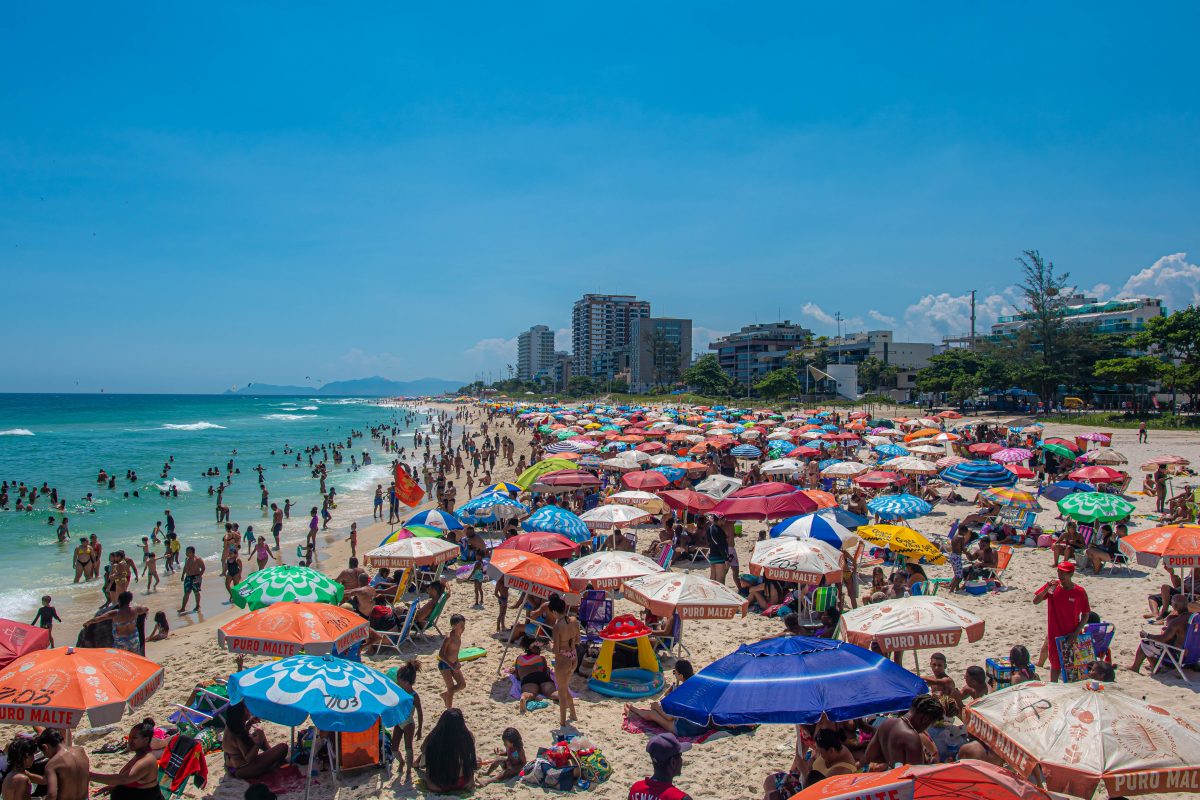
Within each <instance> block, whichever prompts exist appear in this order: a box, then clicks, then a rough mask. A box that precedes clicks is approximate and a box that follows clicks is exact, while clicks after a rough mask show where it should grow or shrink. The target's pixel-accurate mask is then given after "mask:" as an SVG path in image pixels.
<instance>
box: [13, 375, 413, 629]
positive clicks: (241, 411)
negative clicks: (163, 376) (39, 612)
mask: <svg viewBox="0 0 1200 800" xmlns="http://www.w3.org/2000/svg"><path fill="white" fill-rule="evenodd" d="M405 416H406V412H404V411H403V410H401V409H398V408H396V407H393V406H387V405H383V404H381V403H380V401H378V400H375V399H364V398H352V397H346V398H329V397H322V398H320V399H316V398H311V397H302V396H297V397H243V396H236V395H119V394H58V395H50V394H0V480H7V481H8V483H9V504H8V510H7V511H0V617H9V618H13V619H17V620H22V621H28V619H30V618H32V616H33V611H34V609H35V608H36V606H37V605H38V602H39V598H40V597H41V595H43V594H50V595H53V596H54V597H55V602H56V603H58V602H61V601H62V600H66V599H67V598H68V597H79V598H82V597H87V598H88V600H89V601H90V599H92V598H93V597H94V598H95V599H96V600H97V601H98V598H99V589H98V583H96V582H93V583H91V584H88V585H87V588H86V589H80V588H79V587H78V586H73V585H72V580H73V578H74V575H75V572H74V569H73V567H72V552H73V549H74V547H75V546H76V545H77V544H78V542H79V537H81V536H88V535H90V534H92V533H95V534H96V535H97V536H98V537H99V538H100V541H101V543H102V544H103V545H104V552H105V554H106V555H107V553H109V552H111V551H113V550H119V549H124V550H125V552H126V553H128V554H129V555H130V556H131V557H132V558H133V559H134V561H135V562H136V563H138V564H140V563H141V538H142V537H143V536H149V535H150V532H151V530H153V528H154V524H155V522H156V521H163V520H164V515H163V511H164V510H165V509H170V510H171V513H172V515H173V516H174V517H175V522H176V532H177V533H178V534H179V537H180V540H181V543H182V544H183V546H184V547H187V546H188V545H195V546H196V549H197V552H198V553H200V555H202V556H205V557H206V558H209V557H213V556H215V554H216V553H217V551H218V549H219V547H220V543H221V536H222V535H223V533H224V526H223V525H218V524H217V522H216V513H215V506H216V500H215V497H212V496H210V495H209V494H208V488H209V486H210V485H211V486H213V487H214V488H215V487H216V485H217V484H218V483H219V482H220V480H221V478H216V477H207V476H205V475H204V474H203V473H204V472H205V470H207V469H208V468H209V467H217V468H219V469H220V470H221V472H222V475H224V473H225V466H226V462H227V461H228V460H229V459H230V458H233V459H234V465H235V467H236V468H237V469H240V470H241V474H236V475H235V476H234V480H233V483H232V485H231V486H230V487H229V488H227V489H226V490H225V495H224V500H223V502H224V503H225V505H228V506H230V509H231V513H230V521H232V522H237V523H239V524H240V525H241V528H242V530H243V531H244V530H245V529H246V526H247V525H253V526H254V530H255V532H256V533H257V534H260V535H265V536H266V537H267V541H271V537H270V519H269V517H266V516H264V515H263V513H262V512H261V511H260V508H259V502H260V499H261V489H260V487H259V484H258V475H257V473H256V472H255V470H254V467H255V466H257V465H258V464H262V466H263V467H264V468H265V473H264V474H265V482H266V487H267V489H268V490H269V492H270V501H271V502H276V503H278V504H279V505H280V507H282V506H283V502H284V499H285V498H287V499H290V500H291V501H292V503H293V509H292V516H291V519H290V520H288V521H287V522H286V523H285V526H284V534H283V537H282V539H283V542H284V546H283V550H284V552H285V553H288V552H289V551H294V550H295V543H296V542H299V541H302V540H303V536H304V532H305V530H306V529H307V524H308V512H309V509H311V508H312V506H314V505H316V506H319V505H320V502H321V498H320V483H319V481H318V480H316V479H314V478H312V477H311V471H310V469H309V467H308V459H307V456H306V455H304V454H303V453H302V452H301V455H302V461H301V463H300V464H296V455H295V453H293V454H291V455H289V456H284V455H283V450H284V448H285V446H290V447H291V448H292V449H294V450H296V451H302V450H303V448H305V447H307V446H311V445H320V444H329V443H332V442H336V441H340V442H341V443H342V444H345V443H346V439H347V437H349V436H350V435H351V432H352V431H360V432H361V433H362V434H363V435H362V437H361V438H354V439H353V442H352V446H351V447H350V448H349V449H347V450H344V451H343V455H344V458H345V461H344V463H342V464H341V465H338V466H334V465H333V464H332V451H330V457H331V460H330V463H329V480H328V482H327V487H336V488H337V496H338V508H337V509H336V510H335V511H334V519H333V522H332V523H331V528H332V527H333V526H334V525H338V526H339V527H340V526H343V525H345V526H348V525H349V523H350V522H351V521H353V520H354V519H359V518H362V517H368V518H369V517H370V515H371V500H372V497H373V495H374V489H375V486H376V485H377V484H383V485H384V486H385V487H386V486H387V484H388V482H389V479H388V475H389V469H388V464H390V463H391V456H387V455H385V454H384V453H383V452H382V448H381V447H380V445H379V442H378V441H376V440H374V439H372V438H371V435H370V428H371V427H372V426H378V425H384V424H389V425H390V424H400V425H401V426H403V424H404V422H403V420H404V417H405ZM426 420H427V418H426V417H425V416H424V415H421V414H418V415H417V416H416V419H415V420H414V421H413V423H412V427H411V428H409V429H408V432H407V434H405V435H401V436H400V437H399V439H400V443H401V444H402V445H404V444H405V441H406V439H407V442H408V446H410V447H411V436H412V431H413V430H416V429H417V427H418V426H420V425H422V424H424V423H425V422H426ZM235 451H236V455H235V454H234V452H235ZM272 451H274V455H272ZM364 451H365V452H367V453H369V454H370V456H371V458H372V460H373V462H374V463H373V464H371V465H370V466H366V467H361V466H360V468H359V469H358V470H352V469H351V466H350V455H351V454H353V455H354V457H355V459H356V461H358V462H359V464H360V465H361V463H362V454H363V452H364ZM170 457H173V458H174V461H173V462H172V465H171V471H170V474H169V478H167V479H164V478H163V477H161V475H162V467H163V464H164V463H165V462H166V461H167V460H168V458H170ZM315 460H316V461H319V460H320V457H319V455H318V456H317V457H316V459H315ZM285 462H286V463H288V464H289V466H288V467H287V468H284V467H283V466H282V465H283V464H284V463H285ZM101 469H103V470H105V471H107V472H108V474H110V475H115V476H116V479H117V481H116V488H114V489H109V488H108V487H107V484H99V483H97V482H96V477H97V474H98V473H99V472H100V470H101ZM131 469H132V470H134V471H136V473H137V481H136V482H131V481H129V480H126V478H125V474H126V471H127V470H131ZM21 482H24V483H25V485H26V486H30V487H39V489H40V487H41V486H42V484H43V483H46V484H48V485H49V486H50V487H52V488H57V489H58V492H59V497H60V498H61V499H65V500H66V503H67V507H66V511H65V512H63V513H65V514H66V516H67V517H68V518H69V519H70V531H71V536H70V538H69V539H68V540H67V542H66V543H64V544H60V543H58V541H57V537H56V534H55V530H56V527H57V524H58V521H59V519H60V518H61V516H62V514H61V513H59V512H57V511H55V512H51V510H50V509H49V498H43V497H40V496H39V497H38V499H37V502H36V504H35V506H34V510H33V511H15V510H14V507H15V505H16V501H17V492H16V491H15V490H14V488H13V485H14V484H18V483H21ZM172 483H173V484H174V485H175V486H177V487H178V490H179V495H178V497H169V498H167V497H163V496H161V494H160V492H161V491H163V490H164V489H168V488H169V487H170V486H171V484H172ZM135 491H136V492H137V494H138V496H134V492H135ZM88 492H91V493H92V495H93V501H92V502H90V503H89V502H87V501H86V500H85V498H86V495H87V494H88ZM127 493H128V494H127ZM51 514H53V516H54V518H55V523H54V525H50V524H48V522H47V519H48V517H49V516H51ZM360 527H361V526H360ZM364 544H367V543H364ZM289 545H290V547H289ZM364 549H365V548H364ZM157 551H158V552H159V554H160V555H161V553H162V547H161V546H160V547H159V548H157ZM289 560H290V561H292V562H293V563H294V559H289ZM159 574H160V575H164V572H163V568H162V562H161V560H160V562H159ZM164 579H165V575H164ZM82 585H83V584H81V586H82ZM97 604H98V603H97Z"/></svg>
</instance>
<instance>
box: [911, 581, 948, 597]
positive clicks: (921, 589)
mask: <svg viewBox="0 0 1200 800" xmlns="http://www.w3.org/2000/svg"><path fill="white" fill-rule="evenodd" d="M941 586H942V585H941V584H940V583H937V582H936V581H918V582H917V583H914V584H913V585H912V587H911V588H909V590H908V593H909V594H910V595H912V596H913V597H922V596H923V597H933V596H934V595H935V594H937V593H938V589H940V588H941Z"/></svg>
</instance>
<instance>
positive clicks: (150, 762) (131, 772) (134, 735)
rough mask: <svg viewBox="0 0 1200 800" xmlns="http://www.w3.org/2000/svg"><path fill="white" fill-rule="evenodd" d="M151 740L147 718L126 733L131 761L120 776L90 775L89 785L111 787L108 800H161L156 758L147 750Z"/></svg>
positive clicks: (100, 773) (151, 732)
mask: <svg viewBox="0 0 1200 800" xmlns="http://www.w3.org/2000/svg"><path fill="white" fill-rule="evenodd" d="M153 740H154V720H152V719H150V718H149V717H147V718H146V719H144V720H142V721H141V722H139V723H138V724H136V725H134V726H133V730H131V731H130V732H129V749H130V750H131V751H133V757H132V758H130V759H129V761H128V762H127V763H126V764H125V766H123V767H121V771H120V772H114V773H106V772H92V773H90V775H89V777H90V778H91V781H92V782H93V783H100V784H103V785H105V786H111V787H112V793H111V795H110V797H111V798H112V800H162V791H161V790H159V788H158V756H157V755H155V753H154V751H153V750H152V749H151V748H150V743H151V742H152V741H153Z"/></svg>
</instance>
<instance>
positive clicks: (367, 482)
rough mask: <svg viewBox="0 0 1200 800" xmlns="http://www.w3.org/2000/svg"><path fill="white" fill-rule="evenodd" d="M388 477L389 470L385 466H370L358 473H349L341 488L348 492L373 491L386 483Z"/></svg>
mask: <svg viewBox="0 0 1200 800" xmlns="http://www.w3.org/2000/svg"><path fill="white" fill-rule="evenodd" d="M389 475H391V469H390V468H389V467H388V466H386V465H385V464H371V465H370V466H366V467H362V468H360V469H359V470H358V472H352V473H350V474H349V475H348V476H347V478H346V482H345V483H343V484H342V488H343V489H345V490H346V491H348V492H361V491H364V490H369V489H374V488H375V487H376V486H378V485H379V484H381V483H384V484H385V483H387V482H388V481H387V478H388V476H389Z"/></svg>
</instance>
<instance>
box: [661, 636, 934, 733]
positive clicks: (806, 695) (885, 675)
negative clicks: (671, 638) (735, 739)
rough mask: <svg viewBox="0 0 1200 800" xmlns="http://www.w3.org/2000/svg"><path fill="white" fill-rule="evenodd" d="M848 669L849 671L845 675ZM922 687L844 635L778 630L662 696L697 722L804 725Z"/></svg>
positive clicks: (871, 708)
mask: <svg viewBox="0 0 1200 800" xmlns="http://www.w3.org/2000/svg"><path fill="white" fill-rule="evenodd" d="M851 676H852V677H851ZM927 691H928V688H927V687H926V686H925V682H924V681H923V680H921V679H920V678H918V677H917V676H916V675H913V674H912V673H911V672H909V671H908V670H906V669H904V668H903V667H901V666H900V665H898V664H896V663H893V662H892V661H891V660H889V659H887V658H884V657H883V656H880V655H879V654H877V653H872V652H870V651H868V650H864V649H863V648H861V647H855V646H854V645H851V644H846V643H845V642H836V641H832V640H830V639H818V638H815V637H809V636H783V637H778V638H773V639H765V640H763V641H761V642H756V643H754V644H743V645H741V646H740V647H738V649H737V650H735V651H734V652H733V653H731V654H729V655H727V656H725V657H724V658H720V659H717V660H716V661H714V662H713V663H711V664H709V665H708V666H707V667H705V668H704V669H702V670H700V671H699V672H697V673H696V674H695V675H693V676H692V677H691V678H688V679H687V681H685V682H684V683H682V684H680V685H679V686H678V687H676V688H675V689H674V690H673V691H672V692H671V693H669V694H668V695H666V696H665V697H664V698H663V699H662V701H661V702H662V708H663V711H664V712H665V713H667V714H670V715H671V716H673V717H681V718H683V719H686V720H688V721H690V722H693V723H695V724H697V725H704V726H711V725H760V724H812V723H815V722H817V721H818V720H820V719H821V716H822V715H825V716H827V717H828V718H829V719H830V720H831V721H833V722H843V721H846V720H852V719H858V718H860V717H865V716H868V715H871V714H887V713H892V712H899V711H907V710H908V708H909V706H911V705H912V701H913V698H914V697H916V696H917V695H920V694H924V693H925V692H927Z"/></svg>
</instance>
